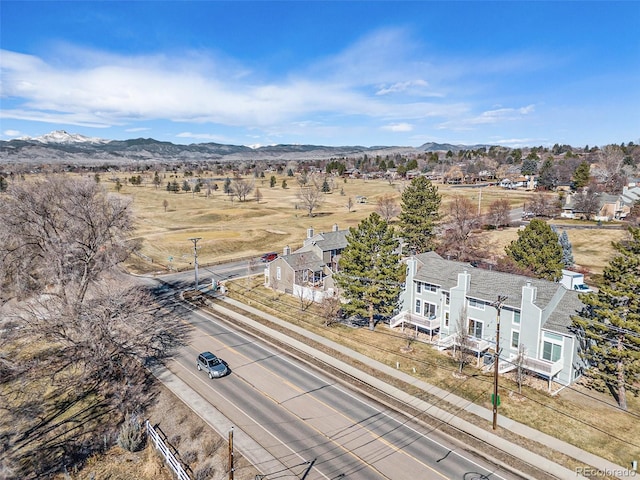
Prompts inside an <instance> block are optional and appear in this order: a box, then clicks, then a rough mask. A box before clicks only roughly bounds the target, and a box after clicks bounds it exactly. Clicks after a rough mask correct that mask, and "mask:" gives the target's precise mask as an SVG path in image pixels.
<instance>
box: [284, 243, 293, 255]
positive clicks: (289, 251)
mask: <svg viewBox="0 0 640 480" xmlns="http://www.w3.org/2000/svg"><path fill="white" fill-rule="evenodd" d="M282 255H284V256H286V255H291V247H290V246H289V245H287V246H286V247H284V249H283V250H282Z"/></svg>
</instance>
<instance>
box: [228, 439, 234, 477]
mask: <svg viewBox="0 0 640 480" xmlns="http://www.w3.org/2000/svg"><path fill="white" fill-rule="evenodd" d="M233 468H234V467H233V427H231V430H229V480H233Z"/></svg>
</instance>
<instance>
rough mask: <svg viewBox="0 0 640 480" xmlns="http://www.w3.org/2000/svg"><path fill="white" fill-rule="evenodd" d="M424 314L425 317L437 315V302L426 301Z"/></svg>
mask: <svg viewBox="0 0 640 480" xmlns="http://www.w3.org/2000/svg"><path fill="white" fill-rule="evenodd" d="M422 314H423V315H424V316H425V317H428V318H431V317H435V316H436V305H435V303H429V302H424V311H423V312H422Z"/></svg>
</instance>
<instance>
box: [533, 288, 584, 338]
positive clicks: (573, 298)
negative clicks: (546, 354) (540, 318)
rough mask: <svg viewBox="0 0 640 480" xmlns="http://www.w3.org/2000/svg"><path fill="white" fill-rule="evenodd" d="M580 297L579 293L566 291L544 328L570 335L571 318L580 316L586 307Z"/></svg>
mask: <svg viewBox="0 0 640 480" xmlns="http://www.w3.org/2000/svg"><path fill="white" fill-rule="evenodd" d="M579 295H580V293H579V292H574V291H573V290H565V292H564V295H563V296H562V299H561V300H560V302H558V305H557V306H556V308H554V309H553V312H551V315H549V318H548V319H547V321H546V322H544V325H543V326H542V328H546V329H547V330H551V331H554V332H558V333H564V334H567V333H569V332H570V327H571V317H572V316H574V315H578V314H579V313H580V312H581V311H582V309H583V307H584V304H583V303H582V302H581V301H580V298H579Z"/></svg>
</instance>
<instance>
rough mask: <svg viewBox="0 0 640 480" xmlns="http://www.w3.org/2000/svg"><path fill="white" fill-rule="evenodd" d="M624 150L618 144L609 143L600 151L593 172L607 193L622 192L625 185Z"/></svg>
mask: <svg viewBox="0 0 640 480" xmlns="http://www.w3.org/2000/svg"><path fill="white" fill-rule="evenodd" d="M623 166H624V152H623V151H622V149H621V148H620V147H619V146H618V145H607V146H606V147H604V148H603V149H602V150H600V152H599V153H598V165H597V167H596V168H595V169H594V171H593V174H594V176H595V177H596V178H597V179H598V182H599V183H600V184H602V185H603V186H604V191H605V192H607V193H612V194H613V193H620V191H621V190H622V185H624V180H625V176H624V173H623Z"/></svg>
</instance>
